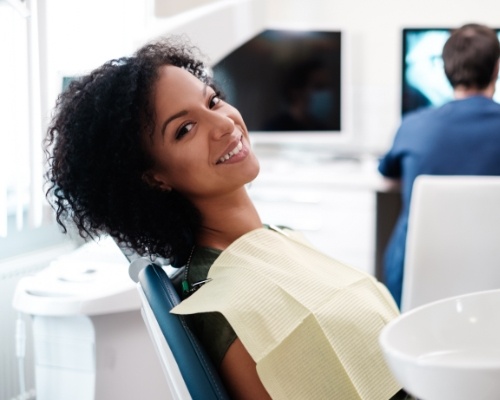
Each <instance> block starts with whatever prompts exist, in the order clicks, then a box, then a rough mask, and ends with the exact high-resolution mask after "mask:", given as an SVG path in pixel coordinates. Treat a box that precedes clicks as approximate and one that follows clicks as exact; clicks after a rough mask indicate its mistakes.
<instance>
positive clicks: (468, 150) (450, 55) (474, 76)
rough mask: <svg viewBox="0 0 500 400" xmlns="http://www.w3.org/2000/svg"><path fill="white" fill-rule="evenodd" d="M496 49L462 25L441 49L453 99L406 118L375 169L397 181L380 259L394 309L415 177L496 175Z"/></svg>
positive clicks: (483, 31)
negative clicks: (397, 198) (394, 215)
mask: <svg viewBox="0 0 500 400" xmlns="http://www.w3.org/2000/svg"><path fill="white" fill-rule="evenodd" d="M499 57H500V44H499V41H498V38H497V35H496V33H495V31H494V30H492V29H490V28H488V27H486V26H484V25H478V24H467V25H464V26H462V27H461V28H459V29H457V30H455V31H454V32H453V33H452V34H451V36H450V37H449V39H448V40H447V41H446V43H445V45H444V48H443V63H444V70H445V74H446V77H447V78H448V80H449V82H450V84H451V86H452V87H453V96H454V99H453V100H452V101H450V102H448V103H446V104H444V105H442V106H440V107H436V108H425V109H420V110H417V111H414V112H410V113H408V114H406V116H405V117H404V119H403V121H402V123H401V126H400V127H399V129H398V131H397V133H396V135H395V138H394V142H393V144H392V147H391V148H390V150H389V151H388V152H387V153H386V154H385V155H384V157H383V158H382V159H381V161H380V164H379V167H378V169H379V171H380V173H381V174H382V175H384V176H385V177H387V178H391V179H397V180H400V181H401V196H402V210H401V213H400V215H399V218H398V221H397V223H396V226H395V228H394V230H393V233H392V235H391V238H390V240H389V243H388V245H387V248H386V250H385V254H384V266H383V268H384V281H385V284H386V285H387V287H388V289H389V291H390V292H391V294H392V295H393V297H394V299H395V300H396V303H397V304H398V305H400V302H401V294H402V282H403V272H404V259H405V244H406V233H407V227H408V213H409V208H410V200H411V193H412V187H413V182H414V180H415V178H416V177H417V176H419V175H423V174H425V175H500V104H498V103H496V102H494V101H493V100H492V98H493V94H494V92H495V83H496V81H497V79H498V68H499Z"/></svg>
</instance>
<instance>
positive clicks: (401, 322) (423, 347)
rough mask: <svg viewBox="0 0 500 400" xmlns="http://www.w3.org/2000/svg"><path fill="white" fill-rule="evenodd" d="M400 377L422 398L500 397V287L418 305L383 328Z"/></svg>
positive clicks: (383, 338) (489, 399)
mask: <svg viewBox="0 0 500 400" xmlns="http://www.w3.org/2000/svg"><path fill="white" fill-rule="evenodd" d="M380 344H381V347H382V351H383V353H384V356H385V358H386V361H387V363H388V365H389V368H390V369H391V371H392V372H393V374H394V376H395V378H396V379H397V380H398V381H399V383H400V384H401V385H402V386H403V387H404V388H405V390H406V391H407V392H409V393H411V394H412V395H414V396H415V397H417V398H419V399H422V400H498V399H500V290H492V291H485V292H476V293H471V294H467V295H462V296H457V297H452V298H448V299H444V300H440V301H436V302H433V303H429V304H426V305H424V306H421V307H418V308H415V309H413V310H411V311H409V312H407V313H404V314H402V315H401V316H399V317H398V318H396V319H395V320H393V321H391V322H390V323H389V324H388V325H387V326H386V327H385V328H384V329H383V330H382V332H381V335H380Z"/></svg>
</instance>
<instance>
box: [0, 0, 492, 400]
mask: <svg viewBox="0 0 500 400" xmlns="http://www.w3.org/2000/svg"><path fill="white" fill-rule="evenodd" d="M497 8H498V4H497V2H496V1H494V0H477V1H476V2H474V3H470V2H469V1H465V0H457V1H455V2H452V3H450V2H449V1H446V0H419V1H415V0H379V1H366V0H309V1H307V2H306V1H303V0H190V1H188V0H183V1H171V0H104V1H103V0H86V1H77V0H40V1H37V0H25V1H20V0H0V57H1V62H0V400H11V399H18V398H19V399H21V398H30V397H31V398H34V396H35V390H34V377H33V367H32V363H33V361H32V354H31V353H30V349H29V346H30V341H29V337H28V343H27V354H26V359H25V365H26V388H27V392H26V393H25V394H24V395H23V394H20V393H19V390H18V384H17V381H18V372H17V369H18V365H17V363H16V355H15V338H14V336H15V321H16V312H15V311H14V310H13V308H12V304H11V302H12V295H13V293H14V290H15V287H16V284H17V282H18V281H19V279H21V278H22V277H23V276H26V275H28V274H33V273H36V272H37V271H39V270H41V269H43V268H45V267H46V266H47V265H48V264H49V263H50V261H51V260H53V259H55V258H56V257H58V256H60V255H61V254H66V253H69V252H71V251H72V250H74V249H75V248H77V247H78V246H79V245H81V244H82V241H81V240H79V239H78V238H77V236H76V235H75V234H71V235H70V236H68V235H62V234H61V233H60V230H59V228H58V227H57V225H56V224H55V222H54V218H53V214H52V211H51V210H50V208H49V207H48V206H47V204H46V201H45V198H44V190H43V160H44V155H43V152H42V148H41V143H42V140H43V137H44V133H45V130H46V128H47V124H48V121H49V118H50V114H51V109H52V107H53V106H54V104H55V99H56V98H57V95H58V93H59V92H60V91H61V90H62V84H63V80H64V78H68V77H72V76H78V75H80V74H82V73H85V72H88V71H89V70H90V69H92V68H94V67H96V66H98V65H100V64H102V63H103V62H105V61H107V60H109V59H111V58H114V57H120V56H123V55H127V54H130V53H132V52H133V51H134V50H135V49H136V48H137V47H138V46H140V45H141V44H143V43H144V42H146V41H148V40H150V39H152V38H154V37H156V36H159V35H162V34H168V33H186V34H187V35H188V36H190V38H191V39H192V41H193V42H194V43H195V44H197V45H198V46H199V47H200V49H201V50H202V51H203V52H204V53H205V54H206V55H207V56H208V57H209V59H210V60H212V62H214V63H215V62H217V61H218V60H220V59H221V58H223V57H224V56H225V55H227V54H228V53H229V52H231V51H232V50H234V49H236V48H237V47H238V46H240V45H241V44H243V43H244V42H245V41H247V40H249V39H250V38H252V37H253V36H255V35H256V34H258V33H259V32H261V31H262V30H263V29H266V28H283V29H301V30H326V31H327V30H335V31H338V30H340V31H341V32H342V35H343V39H342V40H343V43H342V45H343V47H344V49H345V52H344V54H345V56H344V58H345V59H344V60H343V61H342V62H343V70H342V73H343V77H342V85H343V88H342V90H343V92H344V95H345V96H344V99H343V102H344V106H345V108H346V112H347V114H346V115H347V118H346V120H345V123H346V126H348V128H349V129H348V131H346V132H342V134H343V135H344V136H345V137H344V138H343V140H341V141H339V142H338V143H334V142H332V143H331V146H332V151H333V150H334V149H342V148H343V149H346V150H349V151H351V152H352V151H359V152H364V153H367V154H370V155H373V156H377V155H379V154H381V153H383V152H384V150H385V149H387V148H388V146H389V145H390V143H391V141H392V138H393V135H394V133H395V130H396V128H397V126H398V124H399V122H400V119H401V106H400V104H401V52H402V43H401V37H402V36H401V32H402V29H403V28H418V27H426V28H427V27H457V26H459V25H461V24H464V23H467V22H479V23H484V24H487V25H489V26H491V27H497V28H498V27H500V16H499V14H498V13H496V12H495V11H496V10H497ZM335 146H337V147H335ZM277 157H279V154H278V156H277ZM308 157H309V158H310V156H308ZM308 157H305V159H309V158H308ZM370 165H371V166H373V167H374V168H375V163H372V164H370ZM313 169H314V165H313V168H312V170H313ZM370 212H371V211H367V214H366V215H365V214H363V218H370ZM371 228H372V224H367V225H366V229H367V230H370V229H371ZM372 234H373V233H372V232H367V235H366V240H371V236H372ZM366 248H367V249H368V250H367V251H372V250H373V246H371V245H367V246H366ZM365 267H366V269H370V268H371V266H370V265H367V266H365ZM26 322H27V324H28V325H29V319H26ZM28 328H29V326H28ZM28 331H29V329H28ZM23 396H24V397H23Z"/></svg>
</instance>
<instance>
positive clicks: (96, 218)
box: [45, 38, 213, 260]
mask: <svg viewBox="0 0 500 400" xmlns="http://www.w3.org/2000/svg"><path fill="white" fill-rule="evenodd" d="M163 65H174V66H178V67H181V68H184V69H186V70H188V71H189V72H191V73H192V74H193V75H195V76H196V77H198V78H199V79H200V80H201V81H203V82H205V83H207V84H209V85H212V86H213V82H212V80H211V78H210V76H209V74H207V68H206V66H205V64H204V63H203V61H201V56H200V54H199V52H198V51H197V49H196V48H195V47H193V46H191V45H190V44H189V42H188V41H187V40H185V39H182V38H170V39H166V38H164V39H161V40H158V41H156V42H152V43H149V44H147V45H145V46H144V47H142V48H140V49H139V50H138V51H137V52H136V53H135V54H134V55H133V56H131V57H125V58H120V59H115V60H111V61H109V62H107V63H105V64H104V65H102V66H101V67H99V68H97V69H95V70H94V71H92V72H91V73H90V74H89V75H86V76H83V77H81V78H79V79H77V80H75V81H73V82H72V83H71V84H70V85H69V87H68V89H67V90H66V91H65V92H63V93H62V94H61V95H60V96H59V98H58V100H57V103H56V107H55V115H54V117H53V119H52V121H51V124H50V126H49V129H48V136H47V139H46V143H45V149H46V153H47V162H48V172H47V174H46V179H47V184H48V190H47V197H48V199H49V201H50V202H51V204H52V207H53V208H54V210H55V211H56V218H57V222H58V223H59V224H60V225H61V227H62V228H63V231H64V232H67V225H66V224H67V223H68V222H72V223H74V224H75V225H76V227H77V229H78V233H79V234H80V236H82V237H83V238H86V239H89V238H90V239H92V238H96V237H98V236H99V235H101V234H103V233H104V234H109V235H111V236H112V237H114V238H115V239H116V240H117V241H118V242H119V243H120V244H122V245H124V246H126V247H128V248H131V249H133V250H134V251H136V252H137V253H138V254H140V255H143V256H144V255H149V256H161V257H164V258H172V257H174V258H177V259H178V260H182V259H183V258H185V256H186V254H188V253H189V251H190V249H191V246H192V245H193V237H194V235H195V233H196V231H197V229H198V227H199V224H200V215H199V212H198V211H197V210H196V209H195V207H194V206H193V205H192V204H191V203H190V202H189V201H188V200H187V199H185V198H184V197H183V196H181V195H180V194H179V193H177V192H176V191H171V192H165V191H161V190H159V189H155V188H153V187H151V186H150V185H148V184H147V183H146V182H145V181H144V180H143V174H144V172H146V171H147V170H148V169H149V168H150V167H151V166H152V160H151V158H150V157H149V156H148V154H147V153H146V151H145V150H144V140H145V138H147V135H149V137H151V135H152V133H153V131H154V126H155V122H154V121H155V114H154V104H153V93H154V90H155V85H156V82H157V80H158V70H159V68H160V67H161V66H163Z"/></svg>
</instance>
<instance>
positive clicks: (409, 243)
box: [401, 175, 500, 312]
mask: <svg viewBox="0 0 500 400" xmlns="http://www.w3.org/2000/svg"><path fill="white" fill-rule="evenodd" d="M498 288H500V177H498V176H428V175H421V176H419V177H418V178H417V179H416V180H415V183H414V186H413V192H412V199H411V205H410V215H409V221H408V234H407V239H406V254H405V266H404V278H403V293H402V299H401V310H402V311H403V312H404V311H408V310H410V309H412V308H415V307H417V306H419V305H422V304H425V303H429V302H431V301H435V300H439V299H443V298H446V297H451V296H456V295H461V294H465V293H470V292H475V291H482V290H489V289H498Z"/></svg>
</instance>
